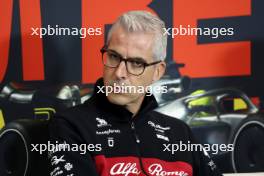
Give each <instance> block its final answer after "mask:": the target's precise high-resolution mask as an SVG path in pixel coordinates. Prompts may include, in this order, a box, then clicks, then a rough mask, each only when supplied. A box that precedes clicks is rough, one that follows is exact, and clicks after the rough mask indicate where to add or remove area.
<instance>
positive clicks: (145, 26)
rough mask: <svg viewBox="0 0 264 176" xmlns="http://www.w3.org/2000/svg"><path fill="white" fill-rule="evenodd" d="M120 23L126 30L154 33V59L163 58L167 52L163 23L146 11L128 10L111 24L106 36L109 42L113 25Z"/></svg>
mask: <svg viewBox="0 0 264 176" xmlns="http://www.w3.org/2000/svg"><path fill="white" fill-rule="evenodd" d="M118 25H121V26H122V27H123V29H125V30H126V31H127V32H145V33H154V34H155V39H154V44H153V57H154V60H165V58H166V53H167V51H166V50H167V34H166V33H164V28H165V23H164V21H162V20H161V19H160V18H159V17H157V16H155V15H153V14H152V13H150V12H148V11H129V12H127V13H124V14H123V15H122V16H120V17H119V18H118V19H117V21H115V23H114V24H113V25H112V27H111V29H110V30H109V33H108V36H107V42H106V43H107V44H109V42H110V39H111V36H112V32H113V30H114V28H115V26H118Z"/></svg>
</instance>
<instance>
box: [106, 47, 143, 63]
mask: <svg viewBox="0 0 264 176" xmlns="http://www.w3.org/2000/svg"><path fill="white" fill-rule="evenodd" d="M108 50H109V51H111V52H113V53H115V54H117V55H118V56H120V57H122V58H124V57H123V56H122V55H121V54H120V53H118V52H117V51H116V50H113V49H108ZM127 59H128V60H130V61H137V62H143V63H147V61H146V60H145V59H143V58H142V57H128V58H127Z"/></svg>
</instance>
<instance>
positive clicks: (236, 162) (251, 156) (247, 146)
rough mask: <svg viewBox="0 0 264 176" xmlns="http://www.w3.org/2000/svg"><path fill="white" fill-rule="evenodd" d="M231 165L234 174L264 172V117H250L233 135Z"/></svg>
mask: <svg viewBox="0 0 264 176" xmlns="http://www.w3.org/2000/svg"><path fill="white" fill-rule="evenodd" d="M232 143H233V147H234V150H233V151H232V152H231V163H232V168H233V171H234V172H236V173H237V172H238V173H241V172H261V171H264V116H262V117H261V115H260V114H256V115H250V116H249V117H247V118H245V119H244V120H242V121H241V123H240V124H239V125H238V127H237V129H236V130H235V132H234V133H233V136H232Z"/></svg>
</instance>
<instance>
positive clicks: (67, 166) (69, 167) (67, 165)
mask: <svg viewBox="0 0 264 176" xmlns="http://www.w3.org/2000/svg"><path fill="white" fill-rule="evenodd" d="M64 168H65V170H66V171H70V170H72V168H73V165H72V164H71V163H66V164H65V166H64Z"/></svg>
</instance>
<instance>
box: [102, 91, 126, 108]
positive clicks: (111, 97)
mask: <svg viewBox="0 0 264 176" xmlns="http://www.w3.org/2000/svg"><path fill="white" fill-rule="evenodd" d="M107 99H108V101H109V102H111V103H113V104H116V105H121V106H123V105H126V104H127V103H128V102H129V98H128V97H127V96H126V95H124V94H114V93H111V94H108V96H107Z"/></svg>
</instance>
